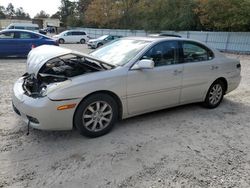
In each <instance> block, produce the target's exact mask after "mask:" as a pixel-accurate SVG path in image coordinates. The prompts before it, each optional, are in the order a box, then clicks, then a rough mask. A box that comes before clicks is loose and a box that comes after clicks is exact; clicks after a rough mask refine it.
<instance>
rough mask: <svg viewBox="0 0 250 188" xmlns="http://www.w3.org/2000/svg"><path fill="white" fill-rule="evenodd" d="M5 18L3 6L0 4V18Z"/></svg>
mask: <svg viewBox="0 0 250 188" xmlns="http://www.w3.org/2000/svg"><path fill="white" fill-rule="evenodd" d="M4 18H6V15H5V8H4V7H3V6H0V19H4Z"/></svg>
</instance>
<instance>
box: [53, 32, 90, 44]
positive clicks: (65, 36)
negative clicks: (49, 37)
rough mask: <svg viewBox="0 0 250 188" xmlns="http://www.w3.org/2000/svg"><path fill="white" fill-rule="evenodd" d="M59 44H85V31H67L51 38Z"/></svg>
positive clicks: (86, 36) (87, 38) (86, 37)
mask: <svg viewBox="0 0 250 188" xmlns="http://www.w3.org/2000/svg"><path fill="white" fill-rule="evenodd" d="M53 38H54V39H56V40H58V42H59V43H60V44H63V43H81V44H85V43H86V42H87V41H88V40H89V37H88V35H87V33H86V32H85V31H81V30H67V31H63V32H62V33H59V34H58V35H54V36H53Z"/></svg>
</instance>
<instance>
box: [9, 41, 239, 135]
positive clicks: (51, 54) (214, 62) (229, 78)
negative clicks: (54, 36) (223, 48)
mask: <svg viewBox="0 0 250 188" xmlns="http://www.w3.org/2000/svg"><path fill="white" fill-rule="evenodd" d="M240 73H241V65H240V62H239V60H237V59H230V58H227V57H225V56H224V55H223V54H221V53H220V52H218V51H217V50H215V49H212V48H209V47H208V46H206V45H205V44H203V43H201V42H198V41H194V40H188V39H182V38H177V37H175V38H173V37H164V38H156V37H129V38H121V39H118V40H116V41H114V42H111V43H109V44H107V45H105V46H103V47H102V48H99V49H97V50H95V51H93V52H91V53H90V54H89V55H87V54H82V53H80V52H76V51H72V50H69V49H65V48H60V47H56V46H41V47H38V48H36V49H34V50H32V51H31V52H30V54H29V57H28V59H27V69H26V74H25V75H24V76H22V77H21V78H20V79H18V81H17V82H16V83H15V85H14V95H13V108H14V110H15V112H16V113H17V114H18V115H19V116H21V117H22V119H23V120H24V121H25V122H26V123H28V124H29V125H31V126H32V127H34V128H37V129H44V130H45V129H46V130H70V129H72V128H73V127H76V128H77V129H78V131H79V132H80V133H81V134H83V135H86V136H90V137H97V136H101V135H103V134H106V133H107V132H109V131H110V130H111V129H112V127H113V125H114V124H115V122H116V121H117V120H118V119H124V118H128V117H132V116H135V115H139V114H143V113H146V112H151V111H155V110H160V109H164V108H169V107H173V106H178V105H183V104H188V103H195V102H202V103H203V104H204V105H205V106H206V107H207V108H215V107H217V106H218V105H219V104H220V103H221V101H222V99H223V96H224V95H225V94H227V93H229V92H231V91H233V90H234V89H236V88H237V87H238V85H239V83H240V80H241V75H240Z"/></svg>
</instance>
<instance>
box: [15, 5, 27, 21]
mask: <svg viewBox="0 0 250 188" xmlns="http://www.w3.org/2000/svg"><path fill="white" fill-rule="evenodd" d="M15 18H17V19H30V15H29V14H28V13H25V12H24V10H23V8H22V7H19V8H17V9H16V11H15Z"/></svg>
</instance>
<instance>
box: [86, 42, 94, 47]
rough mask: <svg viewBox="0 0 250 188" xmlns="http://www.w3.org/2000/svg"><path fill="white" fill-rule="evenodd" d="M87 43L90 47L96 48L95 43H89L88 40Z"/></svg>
mask: <svg viewBox="0 0 250 188" xmlns="http://www.w3.org/2000/svg"><path fill="white" fill-rule="evenodd" d="M87 45H88V47H90V48H96V43H89V42H87Z"/></svg>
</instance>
